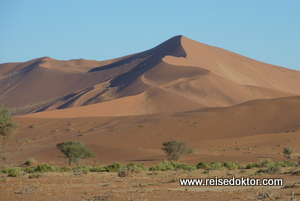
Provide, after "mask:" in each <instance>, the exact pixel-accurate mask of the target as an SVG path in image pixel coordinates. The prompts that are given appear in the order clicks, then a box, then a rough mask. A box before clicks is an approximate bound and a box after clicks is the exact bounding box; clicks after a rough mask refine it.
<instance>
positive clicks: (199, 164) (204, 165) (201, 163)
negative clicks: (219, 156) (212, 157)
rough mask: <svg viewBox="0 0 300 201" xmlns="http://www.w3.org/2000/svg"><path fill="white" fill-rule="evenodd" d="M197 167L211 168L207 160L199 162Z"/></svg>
mask: <svg viewBox="0 0 300 201" xmlns="http://www.w3.org/2000/svg"><path fill="white" fill-rule="evenodd" d="M196 167H197V169H208V168H209V165H208V164H207V163H205V162H200V163H198V164H197V166H196Z"/></svg>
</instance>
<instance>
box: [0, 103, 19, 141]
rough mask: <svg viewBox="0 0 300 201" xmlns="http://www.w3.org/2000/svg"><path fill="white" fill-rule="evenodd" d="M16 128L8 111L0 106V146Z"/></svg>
mask: <svg viewBox="0 0 300 201" xmlns="http://www.w3.org/2000/svg"><path fill="white" fill-rule="evenodd" d="M16 128H17V124H16V123H14V122H13V121H12V116H11V115H10V111H9V109H8V108H6V107H4V106H3V105H2V104H0V144H4V143H5V142H6V140H8V139H9V138H10V137H11V135H12V133H13V132H14V131H15V130H16Z"/></svg>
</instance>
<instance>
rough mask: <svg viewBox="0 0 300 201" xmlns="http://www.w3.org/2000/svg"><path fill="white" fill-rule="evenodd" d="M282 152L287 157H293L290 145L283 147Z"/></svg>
mask: <svg viewBox="0 0 300 201" xmlns="http://www.w3.org/2000/svg"><path fill="white" fill-rule="evenodd" d="M282 153H283V154H284V156H285V157H286V158H287V159H292V158H293V155H292V154H293V153H294V149H293V148H292V147H284V148H283V151H282Z"/></svg>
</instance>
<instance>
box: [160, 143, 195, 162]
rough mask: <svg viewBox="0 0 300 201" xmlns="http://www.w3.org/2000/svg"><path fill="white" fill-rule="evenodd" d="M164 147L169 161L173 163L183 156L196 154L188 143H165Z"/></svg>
mask: <svg viewBox="0 0 300 201" xmlns="http://www.w3.org/2000/svg"><path fill="white" fill-rule="evenodd" d="M163 146H164V147H163V148H162V150H164V152H165V153H166V154H167V157H168V160H172V161H178V160H179V159H180V158H181V157H182V155H184V154H191V153H193V152H194V150H193V149H192V148H190V147H189V145H188V144H187V143H186V142H179V141H177V140H172V141H169V142H165V143H163Z"/></svg>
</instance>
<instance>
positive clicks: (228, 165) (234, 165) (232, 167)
mask: <svg viewBox="0 0 300 201" xmlns="http://www.w3.org/2000/svg"><path fill="white" fill-rule="evenodd" d="M222 166H223V167H226V168H227V169H228V170H237V169H239V168H240V167H241V165H240V164H239V163H238V162H237V161H232V162H223V163H222Z"/></svg>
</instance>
